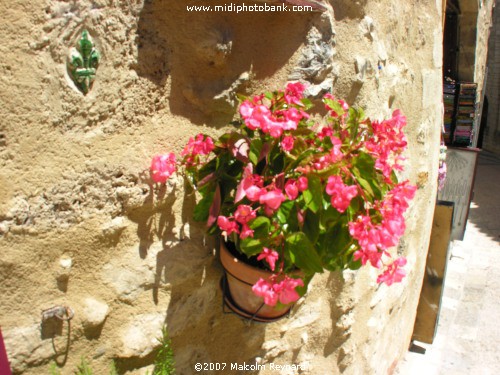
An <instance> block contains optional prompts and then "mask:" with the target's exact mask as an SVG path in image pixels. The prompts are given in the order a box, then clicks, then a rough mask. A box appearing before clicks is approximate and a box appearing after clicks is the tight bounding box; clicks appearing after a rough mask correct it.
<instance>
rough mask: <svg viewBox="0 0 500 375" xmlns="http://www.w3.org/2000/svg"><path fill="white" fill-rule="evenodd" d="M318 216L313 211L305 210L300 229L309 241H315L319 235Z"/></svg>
mask: <svg viewBox="0 0 500 375" xmlns="http://www.w3.org/2000/svg"><path fill="white" fill-rule="evenodd" d="M319 219H320V216H319V215H317V214H315V213H314V212H312V211H310V210H307V211H306V214H305V218H304V227H303V228H302V230H303V231H304V233H305V234H306V236H307V238H308V239H309V241H311V243H316V241H317V240H318V236H319V222H320V220H319Z"/></svg>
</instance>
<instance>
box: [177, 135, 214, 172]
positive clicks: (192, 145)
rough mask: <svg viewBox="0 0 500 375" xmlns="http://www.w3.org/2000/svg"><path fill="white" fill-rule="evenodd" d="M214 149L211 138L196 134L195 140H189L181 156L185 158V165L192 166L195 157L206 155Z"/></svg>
mask: <svg viewBox="0 0 500 375" xmlns="http://www.w3.org/2000/svg"><path fill="white" fill-rule="evenodd" d="M213 149H214V142H213V140H212V138H210V137H208V136H204V135H203V134H198V135H197V136H196V137H195V138H189V141H188V143H187V145H186V146H185V147H184V150H182V153H181V155H182V156H184V157H185V158H186V164H187V165H193V164H194V161H195V158H196V156H198V155H208V154H210V153H211V152H212V150H213Z"/></svg>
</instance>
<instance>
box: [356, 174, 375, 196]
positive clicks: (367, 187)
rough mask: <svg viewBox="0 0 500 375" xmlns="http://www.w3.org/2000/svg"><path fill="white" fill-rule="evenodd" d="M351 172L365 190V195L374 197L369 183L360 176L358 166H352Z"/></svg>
mask: <svg viewBox="0 0 500 375" xmlns="http://www.w3.org/2000/svg"><path fill="white" fill-rule="evenodd" d="M351 172H352V174H353V175H354V177H355V178H356V181H358V183H359V184H360V185H361V187H362V188H363V190H364V191H365V195H366V194H368V195H370V196H371V197H374V196H375V194H374V192H373V189H372V187H371V185H370V183H369V182H368V181H366V180H365V179H364V178H363V177H361V173H360V172H359V170H358V168H356V167H352V168H351Z"/></svg>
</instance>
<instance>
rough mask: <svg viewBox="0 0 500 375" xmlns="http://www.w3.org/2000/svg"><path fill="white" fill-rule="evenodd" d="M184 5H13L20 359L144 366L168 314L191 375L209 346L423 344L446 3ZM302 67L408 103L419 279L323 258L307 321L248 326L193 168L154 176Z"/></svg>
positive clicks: (330, 352)
mask: <svg viewBox="0 0 500 375" xmlns="http://www.w3.org/2000/svg"><path fill="white" fill-rule="evenodd" d="M193 3H195V2H193ZM198 3H200V2H198ZM198 3H197V4H198ZM185 5H186V2H184V1H176V2H166V1H160V0H148V1H144V2H143V1H141V0H135V1H127V2H122V1H114V0H81V1H71V2H67V1H59V0H12V1H8V2H7V1H3V2H0V11H1V13H2V15H3V18H4V19H5V20H9V22H4V23H2V25H1V26H0V30H1V34H2V39H3V42H2V44H1V45H0V49H1V52H2V56H3V58H2V61H1V62H0V64H1V69H2V76H1V78H0V93H1V94H0V95H1V99H0V100H1V102H2V105H1V106H0V108H1V109H0V111H1V118H2V121H1V122H0V163H1V170H0V233H1V235H2V238H1V239H0V253H1V257H0V291H1V293H0V294H1V295H2V303H1V305H0V325H1V326H2V330H3V332H4V336H5V340H6V345H7V350H8V355H9V358H10V360H11V365H12V367H13V369H14V371H15V373H25V374H40V373H47V372H48V368H49V366H50V365H51V364H53V363H57V364H58V365H61V366H62V372H63V373H64V374H69V373H72V372H73V371H74V369H75V368H76V365H77V364H78V363H80V360H81V357H84V358H86V359H87V362H89V363H90V364H91V366H92V367H93V369H94V371H95V372H96V373H99V374H105V373H107V371H108V369H109V368H110V365H111V362H112V361H113V360H114V361H115V363H116V367H117V369H118V371H119V372H120V373H142V372H143V371H144V368H145V367H147V366H150V365H151V363H152V360H153V358H154V355H155V348H157V347H158V343H157V341H156V340H155V338H156V337H159V336H160V335H161V328H162V326H163V325H166V327H167V328H168V331H169V334H170V337H171V338H172V341H173V349H174V352H175V359H176V362H177V368H178V373H179V374H192V373H194V370H193V368H194V364H195V363H197V362H213V363H215V362H219V363H220V362H226V363H240V364H243V362H246V363H256V362H257V363H261V364H269V363H275V364H282V365H283V364H296V365H298V364H302V365H304V367H306V368H307V369H306V370H304V371H303V373H305V374H321V373H329V374H331V373H340V372H343V373H346V374H359V373H373V374H385V373H387V372H388V371H391V369H393V368H394V367H395V365H396V363H397V361H398V360H399V359H400V358H401V356H402V355H403V353H404V352H405V351H406V349H407V347H408V344H409V341H410V337H411V333H412V329H413V322H414V318H415V310H416V306H417V303H418V297H419V293H420V287H421V281H422V276H423V271H424V265H425V257H426V251H427V246H428V240H429V231H430V227H431V224H432V215H433V210H434V201H435V191H436V179H437V157H438V145H439V134H440V129H441V124H442V104H441V91H442V90H441V66H442V3H441V1H439V0H438V1H432V0H425V1H417V0H408V1H399V2H380V1H372V0H359V1H351V0H332V1H331V3H330V4H327V8H328V9H327V11H325V12H302V13H300V12H298V13H290V12H287V13H274V14H273V13H250V12H247V13H239V14H235V13H227V12H225V13H224V12H221V13H202V12H200V13H194V12H187V11H186V7H185ZM84 28H85V29H87V30H88V31H89V33H90V34H91V36H92V37H93V39H94V41H95V43H96V45H97V48H98V49H99V51H100V52H101V55H102V58H101V63H100V66H99V68H98V70H97V78H96V80H95V83H94V85H93V88H92V90H91V91H90V92H89V93H88V94H87V95H83V94H82V93H81V92H79V91H78V90H77V89H76V88H75V86H74V84H73V83H72V81H71V80H70V78H69V76H68V71H67V67H66V60H67V56H68V52H69V50H70V48H71V47H74V45H75V43H76V42H77V40H78V39H79V37H80V35H81V32H82V30H83V29H84ZM297 79H301V80H302V81H304V82H307V83H308V84H309V87H310V88H309V94H310V95H311V96H312V97H314V96H317V95H320V94H321V93H324V92H326V91H327V90H329V89H330V88H331V87H332V88H333V93H334V94H335V95H336V96H338V97H344V98H346V99H347V101H348V102H349V103H350V104H353V105H358V106H363V107H365V108H366V110H367V113H368V115H370V116H371V117H375V118H382V117H385V116H388V115H389V114H390V113H391V112H392V111H393V110H394V109H396V108H401V109H402V110H403V112H404V113H405V114H406V116H407V117H408V122H409V125H408V127H407V135H408V138H409V151H408V153H407V157H408V163H409V168H408V172H407V173H406V175H405V176H403V177H405V178H406V177H407V178H410V180H411V181H412V182H413V183H415V184H417V185H418V187H419V190H418V193H417V197H416V199H415V200H414V202H413V204H412V206H411V208H410V210H409V212H408V214H407V217H408V223H407V234H406V236H405V237H404V239H403V240H402V241H401V244H400V246H399V248H398V251H399V252H400V253H402V254H404V255H405V256H406V257H407V258H408V266H407V268H408V276H407V277H406V279H405V280H404V281H403V282H402V283H401V284H399V285H395V286H392V287H390V288H389V287H386V286H379V285H377V284H376V281H375V280H376V275H375V272H372V271H370V270H363V271H357V272H344V273H343V274H340V273H332V274H323V275H319V276H317V277H315V279H314V280H313V282H312V283H311V286H310V291H309V293H308V294H307V296H306V298H305V299H303V300H301V301H300V302H299V303H298V304H297V306H296V307H295V308H294V310H293V313H292V315H291V317H290V318H289V319H284V320H282V321H279V322H276V323H272V324H268V325H263V324H251V325H249V324H248V323H246V322H244V321H242V320H241V319H240V318H238V317H236V316H234V315H227V314H224V313H223V311H222V308H221V298H222V297H221V292H220V290H219V280H220V277H221V266H220V264H219V262H218V260H217V258H216V256H215V255H214V254H215V251H214V248H215V246H214V240H213V239H211V238H207V237H205V235H204V234H203V228H202V227H201V226H200V225H198V224H196V223H193V222H191V219H190V215H189V213H190V212H191V209H192V207H193V199H194V197H193V196H191V195H184V194H183V192H184V189H183V186H182V184H183V182H182V181H181V180H173V181H170V182H169V183H168V184H167V186H166V187H165V188H164V190H163V191H155V190H154V189H155V188H154V187H153V185H152V184H151V181H150V180H149V178H148V174H147V168H148V166H149V160H150V158H151V157H152V156H153V155H154V154H156V153H159V152H164V151H167V150H168V151H174V152H179V151H180V150H181V147H182V145H183V144H184V143H185V142H186V141H187V139H188V138H189V137H190V136H192V135H194V134H196V133H198V132H200V131H204V132H208V133H210V134H212V135H214V136H215V135H217V134H218V133H220V131H221V128H223V126H224V124H226V123H227V122H228V121H229V120H231V119H232V118H233V116H234V115H235V111H236V110H235V108H236V107H235V105H236V101H235V96H236V94H238V93H246V94H251V93H257V92H261V91H263V90H267V89H275V88H280V87H283V86H284V84H285V83H286V82H287V81H288V80H297ZM159 196H161V197H162V199H158V197H159ZM56 305H63V306H69V307H71V309H72V310H73V311H74V318H73V319H72V320H71V324H70V325H68V324H67V323H61V324H59V325H58V326H57V327H48V328H51V329H48V328H47V327H44V326H41V312H42V310H45V309H48V308H51V307H53V306H56ZM47 330H48V331H47ZM225 373H231V372H225ZM235 373H236V372H235ZM254 373H261V374H271V373H275V372H273V371H272V370H270V369H269V367H267V369H266V370H261V371H260V372H259V371H256V372H254Z"/></svg>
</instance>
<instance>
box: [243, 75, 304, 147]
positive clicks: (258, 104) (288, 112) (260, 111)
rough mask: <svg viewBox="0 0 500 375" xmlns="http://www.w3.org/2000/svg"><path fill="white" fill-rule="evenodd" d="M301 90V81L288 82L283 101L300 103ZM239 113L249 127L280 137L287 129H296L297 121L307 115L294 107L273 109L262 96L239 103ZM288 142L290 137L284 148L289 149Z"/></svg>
mask: <svg viewBox="0 0 500 375" xmlns="http://www.w3.org/2000/svg"><path fill="white" fill-rule="evenodd" d="M303 92H304V86H303V85H302V84H301V83H289V84H288V85H287V87H286V89H285V93H284V97H285V101H286V102H287V103H288V104H295V105H302V103H301V102H300V100H301V99H302V94H303ZM271 105H272V103H271ZM240 114H241V117H242V118H243V120H244V121H245V124H246V126H247V127H248V128H249V129H251V130H257V129H260V130H261V131H262V132H263V133H265V134H269V135H271V137H273V138H279V137H281V136H282V135H283V133H284V132H285V131H287V130H296V129H297V126H298V123H299V121H300V120H302V119H303V118H308V117H309V115H308V114H307V113H306V112H304V111H302V110H299V109H297V108H295V107H289V108H286V109H282V110H276V111H273V110H271V109H270V107H268V105H266V104H265V103H264V97H263V96H255V97H254V98H253V100H245V101H244V102H243V103H241V105H240ZM292 140H293V139H292ZM290 143H291V139H290V138H288V139H287V140H286V141H285V143H284V145H283V147H284V149H285V148H289V149H290Z"/></svg>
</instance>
